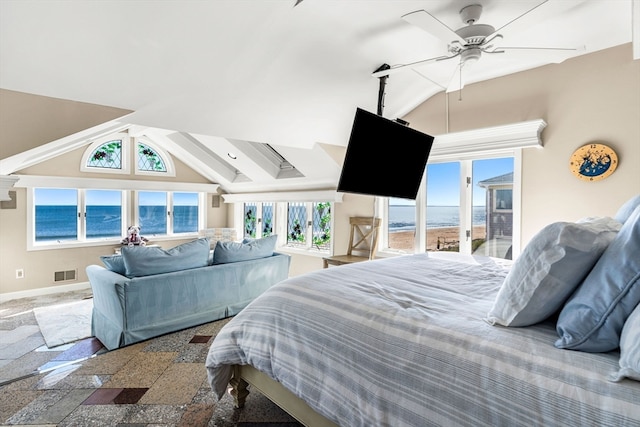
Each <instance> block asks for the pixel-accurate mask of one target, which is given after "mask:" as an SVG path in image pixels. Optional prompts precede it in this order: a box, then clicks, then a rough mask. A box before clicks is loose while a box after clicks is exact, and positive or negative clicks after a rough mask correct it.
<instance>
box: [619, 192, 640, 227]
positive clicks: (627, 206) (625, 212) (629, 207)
mask: <svg viewBox="0 0 640 427" xmlns="http://www.w3.org/2000/svg"><path fill="white" fill-rule="evenodd" d="M638 206H640V194H638V195H637V196H634V197H632V198H630V199H629V200H627V201H626V202H625V203H624V204H623V205H622V206H620V209H618V212H616V215H615V216H614V218H615V219H616V220H617V221H619V222H621V223H623V224H624V223H625V222H626V221H627V219H629V217H630V216H631V214H632V213H633V211H634V210H635V209H636V208H637V207H638Z"/></svg>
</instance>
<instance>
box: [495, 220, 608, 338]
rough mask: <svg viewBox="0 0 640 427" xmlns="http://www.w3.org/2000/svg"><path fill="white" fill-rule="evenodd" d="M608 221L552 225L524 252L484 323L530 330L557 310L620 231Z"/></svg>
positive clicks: (543, 230) (536, 236)
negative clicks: (528, 327)
mask: <svg viewBox="0 0 640 427" xmlns="http://www.w3.org/2000/svg"><path fill="white" fill-rule="evenodd" d="M620 227H621V225H620V223H619V222H618V221H616V220H614V219H613V218H608V217H605V218H591V219H585V220H583V221H582V222H577V223H571V222H556V223H553V224H550V225H548V226H546V227H545V228H543V229H542V230H541V231H540V232H539V233H538V234H536V235H535V236H534V237H533V238H532V239H531V242H529V244H528V245H527V246H526V247H525V248H524V251H523V252H522V254H521V255H520V256H519V257H518V259H517V260H516V261H515V262H514V264H513V267H512V268H511V270H510V271H509V274H508V275H507V277H506V278H505V281H504V283H503V284H502V287H501V288H500V290H499V291H498V295H497V296H496V300H495V302H494V305H493V307H492V308H491V310H490V311H489V314H488V315H487V318H486V320H487V321H488V322H489V323H490V324H492V325H495V324H499V325H503V326H529V325H533V324H535V323H538V322H541V321H543V320H545V319H546V318H547V317H549V316H551V315H552V314H554V313H555V312H556V311H557V310H559V309H560V308H561V307H562V305H563V304H564V302H565V301H566V300H567V299H568V298H569V296H571V294H572V292H573V291H574V290H575V289H576V288H577V287H578V285H579V284H580V283H581V282H582V280H583V279H584V278H585V277H586V276H587V274H589V271H590V270H591V268H592V267H593V266H594V265H595V264H596V262H597V261H598V258H599V257H600V255H601V254H602V253H603V252H604V250H605V249H606V248H607V246H608V245H609V244H610V243H611V241H612V240H613V239H614V238H615V237H616V234H617V232H618V230H620Z"/></svg>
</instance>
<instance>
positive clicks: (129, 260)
mask: <svg viewBox="0 0 640 427" xmlns="http://www.w3.org/2000/svg"><path fill="white" fill-rule="evenodd" d="M121 252H122V258H123V260H124V265H125V268H126V274H125V275H126V276H127V277H130V278H131V277H141V276H151V275H153V274H162V273H169V272H172V271H180V270H187V269H190V268H198V267H205V266H207V265H209V239H207V238H202V239H196V240H192V241H191V242H187V243H183V244H182V245H178V246H176V247H173V248H171V249H169V250H165V249H162V248H158V247H146V246H131V247H129V246H123V247H122V250H121Z"/></svg>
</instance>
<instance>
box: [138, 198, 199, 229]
mask: <svg viewBox="0 0 640 427" xmlns="http://www.w3.org/2000/svg"><path fill="white" fill-rule="evenodd" d="M137 206H138V216H137V218H138V220H137V224H138V225H139V226H140V232H141V234H143V235H145V236H160V235H167V234H179V233H196V232H198V230H199V229H200V228H201V227H200V222H199V211H200V196H199V194H198V193H186V192H164V191H139V192H138V204H137Z"/></svg>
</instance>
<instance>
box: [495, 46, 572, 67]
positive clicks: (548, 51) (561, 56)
mask: <svg viewBox="0 0 640 427" xmlns="http://www.w3.org/2000/svg"><path fill="white" fill-rule="evenodd" d="M584 51H585V47H584V46H580V47H577V48H563V47H507V46H501V47H500V48H498V49H497V50H495V51H493V52H486V53H500V52H506V53H507V54H508V55H509V56H514V54H522V55H523V56H526V57H527V58H532V57H540V59H543V60H545V62H549V63H554V64H559V63H561V62H563V61H564V60H565V59H568V58H571V57H572V56H576V55H578V54H580V53H582V52H584Z"/></svg>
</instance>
